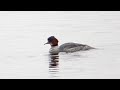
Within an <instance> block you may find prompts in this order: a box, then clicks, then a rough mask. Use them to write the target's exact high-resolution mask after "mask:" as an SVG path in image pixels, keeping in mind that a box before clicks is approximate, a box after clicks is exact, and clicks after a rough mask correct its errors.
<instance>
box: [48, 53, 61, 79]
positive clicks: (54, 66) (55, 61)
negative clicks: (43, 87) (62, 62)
mask: <svg viewBox="0 0 120 90" xmlns="http://www.w3.org/2000/svg"><path fill="white" fill-rule="evenodd" d="M58 71H59V55H58V54H50V55H49V72H50V76H51V77H57V73H58Z"/></svg>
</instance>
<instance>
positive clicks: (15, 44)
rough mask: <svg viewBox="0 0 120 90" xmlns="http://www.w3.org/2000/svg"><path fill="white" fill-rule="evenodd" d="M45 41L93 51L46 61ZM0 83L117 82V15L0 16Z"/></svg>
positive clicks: (50, 57)
mask: <svg viewBox="0 0 120 90" xmlns="http://www.w3.org/2000/svg"><path fill="white" fill-rule="evenodd" d="M49 36H55V37H56V38H58V40H59V45H61V44H63V43H66V42H76V43H81V44H87V45H90V46H92V47H95V48H97V49H95V50H89V51H79V52H75V53H60V54H59V55H49V48H50V46H49V45H44V43H46V42H47V38H48V37H49ZM0 78H1V79H4V78H5V79H6V78H7V79H11V78H12V79H96V78H99V79H104V78H105V79H107V78H120V11H0Z"/></svg>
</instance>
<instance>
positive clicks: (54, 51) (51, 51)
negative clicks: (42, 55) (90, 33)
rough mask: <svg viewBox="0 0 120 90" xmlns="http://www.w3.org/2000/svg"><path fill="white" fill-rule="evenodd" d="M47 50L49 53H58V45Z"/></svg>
mask: <svg viewBox="0 0 120 90" xmlns="http://www.w3.org/2000/svg"><path fill="white" fill-rule="evenodd" d="M49 52H50V53H51V54H58V53H59V47H58V46H54V47H51V48H50V50H49Z"/></svg>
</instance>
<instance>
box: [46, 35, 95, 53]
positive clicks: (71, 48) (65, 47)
mask: <svg viewBox="0 0 120 90" xmlns="http://www.w3.org/2000/svg"><path fill="white" fill-rule="evenodd" d="M47 41H48V42H47V43H45V44H44V45H46V44H50V46H51V48H50V50H49V53H50V54H59V53H60V52H66V53H73V52H77V51H86V50H90V49H95V48H94V47H91V46H88V45H86V44H79V43H74V42H68V43H64V44H62V45H60V46H58V42H59V41H58V39H57V38H56V37H55V36H50V37H49V38H48V39H47Z"/></svg>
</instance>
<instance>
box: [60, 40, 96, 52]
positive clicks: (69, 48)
mask: <svg viewBox="0 0 120 90" xmlns="http://www.w3.org/2000/svg"><path fill="white" fill-rule="evenodd" d="M89 49H94V48H93V47H90V46H88V45H84V44H78V43H72V42H71V43H65V44H62V45H61V46H60V47H59V51H60V52H76V51H85V50H89Z"/></svg>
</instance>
